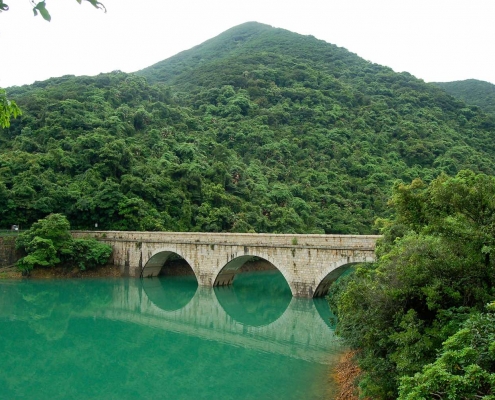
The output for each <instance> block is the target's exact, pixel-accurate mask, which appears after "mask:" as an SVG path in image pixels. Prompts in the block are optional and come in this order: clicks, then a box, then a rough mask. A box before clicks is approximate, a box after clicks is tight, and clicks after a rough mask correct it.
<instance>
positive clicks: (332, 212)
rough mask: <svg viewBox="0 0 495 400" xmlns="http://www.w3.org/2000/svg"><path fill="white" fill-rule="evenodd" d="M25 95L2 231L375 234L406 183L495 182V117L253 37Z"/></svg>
mask: <svg viewBox="0 0 495 400" xmlns="http://www.w3.org/2000/svg"><path fill="white" fill-rule="evenodd" d="M140 74H142V75H145V76H147V78H148V79H149V80H150V81H151V83H149V82H148V81H147V80H146V79H145V78H144V77H142V76H137V75H132V74H125V73H121V72H114V73H110V74H102V75H99V76H97V77H91V78H90V77H72V76H66V77H62V78H55V79H50V80H48V81H45V82H38V83H35V84H33V85H30V86H23V87H18V88H10V89H9V96H11V97H12V99H13V100H15V101H16V102H17V104H18V105H19V106H20V107H21V109H22V110H23V116H22V118H18V119H16V120H14V121H12V125H11V126H10V128H8V129H3V130H1V131H0V220H1V221H2V223H3V224H4V225H6V227H8V226H9V225H10V224H20V225H21V226H26V225H29V224H31V223H32V222H34V221H37V220H38V219H39V218H42V217H44V216H46V215H48V214H50V213H54V212H55V213H63V214H64V215H66V216H67V217H68V219H69V221H70V223H71V226H72V227H73V228H74V229H89V228H92V227H94V226H95V224H98V228H101V229H123V230H162V229H164V230H171V231H185V230H187V231H229V232H246V231H256V232H285V233H291V232H300V233H362V234H364V233H371V232H372V231H373V221H374V220H375V218H376V217H385V216H387V215H388V213H389V211H388V210H387V208H386V199H387V198H388V196H389V194H390V188H391V187H392V184H393V182H394V181H395V180H397V179H401V180H404V181H410V180H412V179H414V178H417V177H420V178H422V179H423V180H424V181H426V182H428V181H430V180H432V179H433V177H435V176H437V175H438V174H439V173H440V172H445V173H447V174H450V175H452V174H455V173H457V172H458V171H459V170H460V169H464V168H469V169H472V170H474V171H477V172H484V173H487V174H493V173H494V172H495V157H494V156H495V142H494V141H493V138H492V132H493V128H494V127H495V119H494V118H493V117H490V116H487V115H486V114H483V113H482V112H481V111H480V110H479V109H478V108H477V107H470V106H466V105H465V104H464V103H462V102H460V101H456V100H455V99H453V98H452V97H450V96H448V95H447V94H445V92H444V91H442V90H440V89H437V88H435V87H433V86H432V85H428V84H425V83H424V82H422V81H420V80H418V79H416V78H414V77H413V76H411V75H409V74H407V73H401V74H397V73H394V72H393V71H392V70H390V69H389V68H385V67H381V66H378V65H374V64H371V63H369V62H366V61H364V60H362V59H360V58H359V57H358V56H356V55H354V54H352V53H349V52H348V51H346V50H345V49H342V48H338V47H336V46H334V45H331V44H328V43H325V42H322V41H319V40H317V39H315V38H313V37H309V36H301V35H297V34H294V33H291V32H288V31H285V30H282V29H274V28H271V27H268V26H266V25H261V24H257V23H248V24H244V25H241V26H239V27H236V28H233V29H231V30H229V31H227V32H225V33H224V34H222V35H220V36H219V37H217V38H214V39H212V40H210V41H208V42H206V43H205V44H203V45H201V46H198V47H196V48H194V49H191V50H189V51H187V52H183V53H181V54H179V55H177V56H175V57H172V58H171V59H169V60H166V61H164V62H162V63H159V64H157V65H155V66H152V67H150V68H148V69H146V70H143V71H141V72H140Z"/></svg>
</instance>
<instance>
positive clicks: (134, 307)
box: [98, 272, 342, 364]
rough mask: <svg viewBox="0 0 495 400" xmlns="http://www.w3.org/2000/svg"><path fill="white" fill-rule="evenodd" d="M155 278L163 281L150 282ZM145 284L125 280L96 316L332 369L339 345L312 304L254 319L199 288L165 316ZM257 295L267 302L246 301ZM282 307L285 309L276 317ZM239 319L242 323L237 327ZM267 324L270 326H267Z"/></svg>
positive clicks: (300, 302)
mask: <svg viewBox="0 0 495 400" xmlns="http://www.w3.org/2000/svg"><path fill="white" fill-rule="evenodd" d="M258 274H259V279H264V278H265V277H266V275H267V274H268V275H269V273H267V272H260V273H258ZM155 279H156V280H158V281H159V280H161V279H164V278H158V279H157V278H154V279H153V280H152V281H154V280H155ZM165 279H167V278H165ZM146 281H147V280H146V279H144V280H135V281H134V280H129V281H128V284H127V285H124V286H121V287H118V288H117V287H116V288H115V291H114V294H113V302H112V305H111V306H109V307H107V308H105V310H103V311H102V312H101V313H98V317H101V318H107V319H112V320H121V321H126V322H129V323H137V324H140V325H145V326H148V327H153V328H155V329H161V330H164V331H168V332H176V333H180V334H184V335H187V336H191V337H197V338H201V339H205V340H208V341H215V342H219V343H222V344H228V345H232V346H236V347H242V348H246V349H251V350H255V351H262V352H264V353H273V354H279V355H283V356H287V357H291V358H295V359H300V360H305V361H310V362H317V363H319V364H332V363H333V362H335V358H336V357H337V355H338V354H340V351H341V349H342V344H341V342H340V341H339V340H338V339H337V338H336V337H335V335H334V331H333V330H332V329H331V328H330V327H329V326H328V325H327V323H326V322H325V321H324V320H323V319H322V318H321V317H320V314H319V313H318V311H317V309H316V307H315V305H314V302H313V300H312V299H299V298H295V297H292V298H290V297H289V304H288V305H287V306H285V304H284V303H282V302H280V303H279V305H278V306H277V307H275V308H273V309H272V311H271V313H270V314H267V316H266V317H265V318H261V319H256V318H255V317H253V316H249V313H246V312H245V311H244V310H242V309H243V308H248V309H249V307H250V306H249V302H245V301H244V300H239V298H235V297H234V298H235V301H234V303H232V302H231V301H229V300H228V299H222V302H223V303H224V304H228V306H227V307H226V308H225V309H224V307H223V305H222V304H221V303H220V302H219V300H218V298H217V295H216V293H215V291H214V290H213V288H207V287H201V286H200V287H198V288H197V290H196V292H195V294H194V296H193V297H192V299H191V300H190V301H189V302H188V303H187V304H186V305H185V306H184V307H182V308H180V309H176V310H174V311H170V310H166V309H164V308H160V306H159V305H158V304H165V305H166V307H168V308H171V306H170V303H168V300H163V299H160V297H158V296H157V297H155V298H154V299H152V298H149V297H148V295H147V289H149V288H146V289H145V287H144V286H143V285H144V284H147V282H146ZM160 285H161V283H160ZM159 288H160V287H159V286H158V285H157V286H155V287H154V289H152V290H151V291H150V292H152V293H155V290H158V289H159ZM219 293H220V292H219ZM229 296H230V295H229ZM229 296H226V297H229ZM257 296H261V297H263V296H264V300H265V301H270V297H269V296H266V294H265V295H263V294H262V293H259V292H256V291H255V290H254V291H253V292H252V297H257ZM226 300H227V301H226ZM233 304H234V305H233ZM235 304H237V305H235ZM239 304H240V305H239ZM254 304H255V306H256V307H258V308H263V306H262V305H257V304H256V303H254ZM282 308H285V310H284V311H283V313H282V314H281V315H280V316H278V315H279V313H280V310H281V309H282ZM241 320H242V321H243V322H239V321H241ZM269 320H273V322H269V323H267V322H268V321H269ZM265 323H267V324H265Z"/></svg>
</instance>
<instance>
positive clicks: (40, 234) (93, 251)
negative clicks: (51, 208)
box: [16, 214, 112, 275]
mask: <svg viewBox="0 0 495 400" xmlns="http://www.w3.org/2000/svg"><path fill="white" fill-rule="evenodd" d="M16 248H17V249H18V250H23V251H24V252H25V253H26V254H27V255H26V256H25V257H22V258H21V259H19V260H18V261H17V268H18V269H19V270H20V271H21V272H22V273H23V274H24V275H28V274H29V273H30V271H31V270H32V269H33V268H34V267H37V266H40V267H53V266H56V265H59V264H75V265H77V266H78V267H79V268H80V269H81V271H83V270H86V269H92V268H96V267H97V266H98V265H105V264H106V263H107V261H108V259H109V257H110V255H111V253H112V248H111V247H110V246H109V245H106V244H103V243H100V242H98V241H96V240H95V239H74V238H72V236H71V234H70V224H69V222H68V221H67V218H66V217H65V216H64V215H62V214H50V215H49V216H47V217H46V218H43V219H40V220H39V221H38V222H35V223H34V224H33V225H32V226H31V228H30V229H29V230H28V231H26V232H24V233H22V234H20V235H19V236H18V238H17V240H16Z"/></svg>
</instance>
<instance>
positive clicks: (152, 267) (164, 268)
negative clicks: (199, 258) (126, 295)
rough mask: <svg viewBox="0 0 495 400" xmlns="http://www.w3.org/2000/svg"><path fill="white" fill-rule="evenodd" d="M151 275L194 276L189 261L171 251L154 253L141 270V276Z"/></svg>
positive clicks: (147, 276)
mask: <svg viewBox="0 0 495 400" xmlns="http://www.w3.org/2000/svg"><path fill="white" fill-rule="evenodd" d="M153 276H196V275H195V273H194V270H193V269H192V267H191V265H190V263H189V262H188V261H187V260H186V259H184V258H183V257H182V256H181V255H180V254H177V253H174V252H173V251H166V250H165V251H160V252H158V253H156V254H154V255H153V256H152V257H151V258H150V259H149V260H148V262H147V263H146V265H145V266H144V267H143V269H142V270H141V277H142V278H143V277H144V278H150V277H153Z"/></svg>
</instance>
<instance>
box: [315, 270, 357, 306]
mask: <svg viewBox="0 0 495 400" xmlns="http://www.w3.org/2000/svg"><path fill="white" fill-rule="evenodd" d="M355 264H356V263H349V264H344V265H342V266H340V267H338V268H335V269H334V270H332V271H331V272H330V273H329V274H328V275H327V276H325V277H324V278H323V279H322V281H321V282H320V284H319V285H318V287H317V288H316V290H315V292H314V293H313V298H314V297H324V296H326V295H327V294H328V290H329V289H330V286H332V284H333V283H334V282H335V281H336V280H337V279H339V278H340V277H341V276H343V275H346V274H348V273H350V272H351V271H352V269H351V266H353V265H355Z"/></svg>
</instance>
